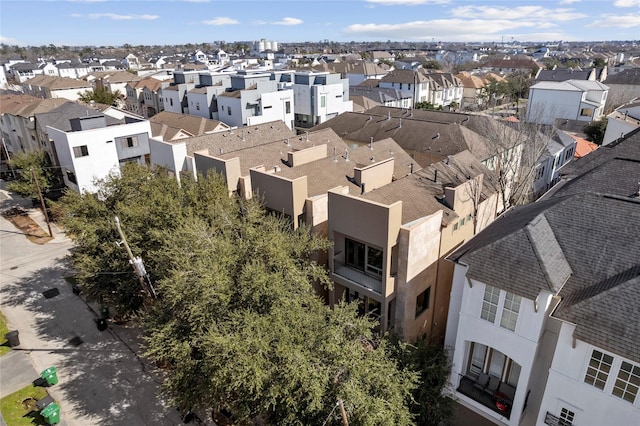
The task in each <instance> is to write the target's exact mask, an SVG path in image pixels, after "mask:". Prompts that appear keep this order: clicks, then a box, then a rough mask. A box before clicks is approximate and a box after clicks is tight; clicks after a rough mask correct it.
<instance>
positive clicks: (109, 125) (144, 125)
mask: <svg viewBox="0 0 640 426" xmlns="http://www.w3.org/2000/svg"><path fill="white" fill-rule="evenodd" d="M112 118H113V117H109V116H108V115H105V114H103V113H99V112H97V111H96V113H95V114H93V115H84V116H80V117H76V118H72V119H70V120H68V123H69V124H68V126H66V125H65V128H64V129H59V128H55V127H53V126H47V133H48V135H49V138H50V139H51V140H52V141H53V143H54V145H55V150H56V153H57V156H58V161H59V164H60V167H61V168H62V177H63V180H64V183H65V185H66V186H67V187H68V188H70V189H72V190H74V191H78V192H95V191H96V190H97V187H96V186H95V181H96V179H103V178H105V177H107V176H108V175H111V174H118V173H119V172H120V166H121V165H123V164H125V163H127V162H135V163H138V164H149V162H150V156H149V139H150V137H151V127H150V125H149V121H148V120H142V119H139V118H136V117H134V116H128V117H127V118H126V119H125V120H118V122H117V123H114V122H113V120H112Z"/></svg>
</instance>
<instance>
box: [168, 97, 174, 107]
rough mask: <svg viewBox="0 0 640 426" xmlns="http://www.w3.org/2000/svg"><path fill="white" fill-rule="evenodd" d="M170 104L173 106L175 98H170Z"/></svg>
mask: <svg viewBox="0 0 640 426" xmlns="http://www.w3.org/2000/svg"><path fill="white" fill-rule="evenodd" d="M169 105H171V106H173V98H171V99H169Z"/></svg>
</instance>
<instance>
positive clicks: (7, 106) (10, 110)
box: [0, 94, 69, 117]
mask: <svg viewBox="0 0 640 426" xmlns="http://www.w3.org/2000/svg"><path fill="white" fill-rule="evenodd" d="M65 102H69V100H68V99H63V98H54V99H40V98H36V97H34V96H30V95H14V94H5V95H0V114H11V115H15V116H20V117H33V116H34V115H35V114H37V113H40V112H48V111H50V110H52V109H54V108H56V107H58V106H60V105H62V104H64V103H65Z"/></svg>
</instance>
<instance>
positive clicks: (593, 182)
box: [445, 135, 640, 426]
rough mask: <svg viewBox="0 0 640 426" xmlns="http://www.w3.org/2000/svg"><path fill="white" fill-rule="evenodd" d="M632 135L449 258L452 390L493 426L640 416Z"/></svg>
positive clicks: (638, 249)
mask: <svg viewBox="0 0 640 426" xmlns="http://www.w3.org/2000/svg"><path fill="white" fill-rule="evenodd" d="M634 138H635V140H629V141H628V144H626V145H625V144H622V143H621V144H619V145H618V146H617V148H619V149H620V151H619V152H615V151H614V150H613V149H612V150H611V151H608V150H607V149H606V148H603V150H605V151H602V152H601V156H599V157H598V158H599V159H600V161H597V162H596V163H593V162H591V160H588V161H582V160H578V161H577V162H576V163H575V164H576V165H577V163H578V162H580V161H582V162H581V163H580V164H583V165H584V166H582V172H581V174H580V176H579V177H578V178H576V179H574V181H573V182H572V185H566V186H564V187H563V188H561V189H560V190H559V191H558V192H556V194H554V196H553V197H550V198H548V199H544V200H540V201H538V202H536V203H532V204H529V205H526V206H523V207H519V208H516V209H513V210H511V211H508V212H507V213H505V214H503V215H502V216H501V217H500V218H498V219H497V220H496V221H495V222H494V223H493V224H491V225H490V226H488V227H487V228H486V229H485V230H484V231H483V232H481V233H480V234H478V235H476V236H475V237H474V238H473V239H471V240H470V241H468V242H467V243H466V244H464V245H463V246H462V247H460V248H458V249H457V250H456V251H455V252H454V253H452V254H451V255H450V256H449V257H448V259H449V260H451V261H453V262H454V263H455V271H454V278H453V287H452V290H451V305H450V307H449V318H448V322H447V334H446V339H445V345H446V346H448V347H450V348H451V361H452V367H451V376H450V384H451V386H452V392H453V394H454V396H455V398H456V399H457V400H458V402H460V403H461V404H463V405H464V406H466V407H468V408H469V409H471V410H473V411H475V412H476V413H479V414H481V415H482V416H484V417H486V418H487V419H489V420H491V421H492V422H494V423H495V424H498V425H551V426H555V425H572V424H575V425H586V426H599V425H605V424H606V425H624V426H626V425H628V426H631V425H635V424H637V420H638V419H639V418H640V397H638V393H639V388H640V333H638V328H637V324H639V323H640V311H639V310H638V304H639V301H638V286H639V285H640V245H639V244H638V241H640V227H638V226H637V222H636V221H635V220H633V219H632V220H630V218H634V219H635V218H640V204H639V203H638V200H637V196H636V195H633V194H636V193H635V192H629V188H633V187H635V188H636V191H637V181H638V179H640V168H638V167H637V162H638V160H639V159H640V149H638V146H640V145H638V142H640V135H636V136H634ZM618 156H624V157H627V158H617V157H618ZM607 159H608V160H607ZM578 169H579V168H578ZM592 189H593V190H594V192H590V191H591V190H592ZM603 193H604V194H603ZM609 194H610V195H609ZM602 218H606V220H602ZM592 254H593V255H592Z"/></svg>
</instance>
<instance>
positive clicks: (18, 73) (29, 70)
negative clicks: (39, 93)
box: [9, 62, 42, 83]
mask: <svg viewBox="0 0 640 426" xmlns="http://www.w3.org/2000/svg"><path fill="white" fill-rule="evenodd" d="M9 70H10V71H11V76H12V77H13V78H14V79H15V80H16V81H17V82H18V83H24V82H25V81H27V80H30V79H32V78H33V77H35V76H36V75H38V74H42V70H41V69H40V67H39V65H37V64H32V63H30V62H18V63H16V64H14V65H12V66H11V67H10V68H9Z"/></svg>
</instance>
